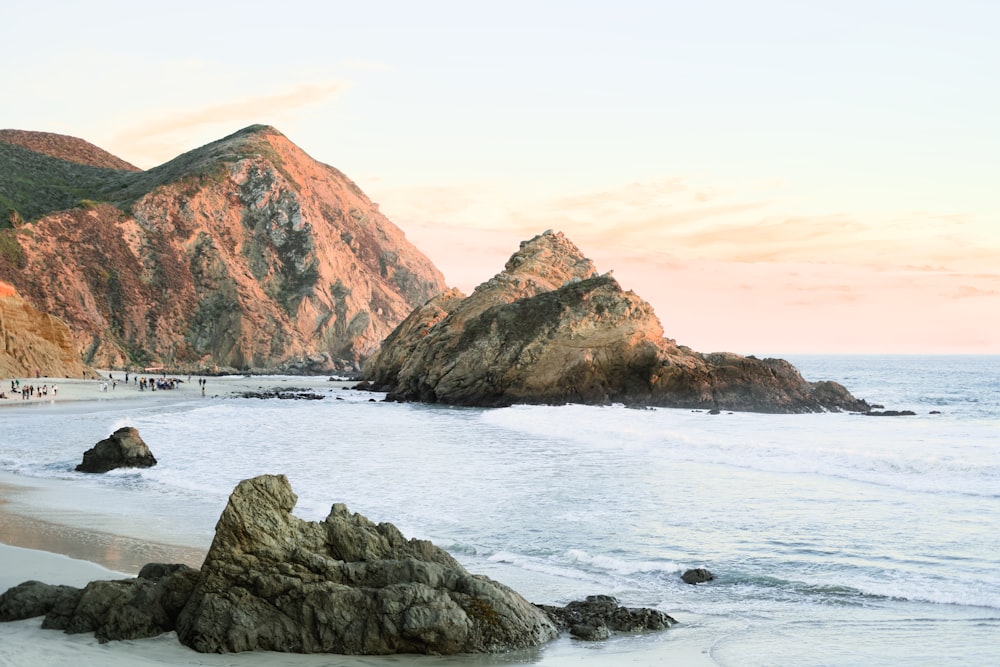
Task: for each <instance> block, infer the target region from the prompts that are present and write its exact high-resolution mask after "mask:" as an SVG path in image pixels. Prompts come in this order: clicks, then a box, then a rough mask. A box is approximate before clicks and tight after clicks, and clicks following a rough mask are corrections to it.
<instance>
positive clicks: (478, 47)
mask: <svg viewBox="0 0 1000 667" xmlns="http://www.w3.org/2000/svg"><path fill="white" fill-rule="evenodd" d="M2 15H3V26H4V28H5V29H4V40H3V41H4V46H3V49H2V52H0V91H3V103H2V104H0V128H15V129H26V130H38V131H47V132H57V133H60V134H69V135H72V136H76V137H80V138H82V139H86V140H87V141H90V142H91V143H94V144H96V145H98V146H100V147H102V148H104V149H105V150H108V151H110V152H112V153H114V154H115V155H117V156H119V157H121V158H123V159H125V160H128V161H129V162H132V163H133V164H135V165H137V166H139V167H142V168H150V167H153V166H156V165H158V164H161V163H163V162H166V161H167V160H169V159H171V158H173V157H175V156H176V155H178V154H180V153H182V152H184V151H187V150H191V149H193V148H196V147H198V146H201V145H204V144H206V143H208V142H210V141H214V140H215V139H219V138H221V137H223V136H226V135H228V134H231V133H232V132H235V131H237V130H239V129H241V128H243V127H246V126H247V125H251V124H254V123H263V124H268V125H273V126H274V127H276V128H277V129H278V130H280V131H281V132H282V133H283V134H285V135H286V136H287V137H288V138H289V139H290V140H291V141H293V142H295V143H296V144H297V145H298V146H300V147H301V148H302V149H303V150H305V151H306V152H307V153H309V154H310V155H311V156H312V157H313V158H315V159H317V160H319V161H321V162H324V163H327V164H330V165H333V166H334V167H337V168H338V169H340V170H341V171H343V172H344V173H346V174H347V175H348V176H349V177H350V178H351V179H352V180H354V181H355V182H356V183H357V184H358V185H359V186H360V187H361V188H362V190H364V191H365V192H366V193H367V194H368V196H369V197H371V199H372V200H373V201H375V202H378V203H379V205H380V210H381V211H382V212H383V213H384V214H385V215H387V216H388V217H389V219H390V220H392V221H393V222H394V223H395V224H397V225H398V226H399V227H400V228H402V229H403V231H404V232H406V235H407V237H408V238H409V239H410V240H411V241H412V242H413V243H414V244H415V245H416V246H417V247H418V248H420V249H421V250H422V251H423V252H424V253H425V254H426V255H428V256H429V257H430V258H431V260H433V261H434V263H435V264H436V265H437V266H438V267H439V268H440V269H441V271H442V272H443V273H444V275H445V278H446V281H447V282H448V284H449V285H450V286H454V287H458V288H460V289H462V290H463V291H466V292H469V291H471V290H472V289H473V288H474V287H475V285H477V284H479V283H480V282H483V281H485V280H487V279H489V278H490V277H491V276H492V275H494V274H495V273H497V272H499V271H500V270H501V269H502V267H503V263H504V262H505V261H506V259H507V258H508V257H509V256H510V255H511V254H512V253H514V252H515V251H516V250H517V248H518V246H519V243H520V242H521V241H522V240H525V239H529V238H531V237H533V236H535V235H536V234H539V233H541V232H543V231H545V230H547V229H554V230H557V231H562V232H564V233H565V234H566V236H567V237H568V238H570V239H571V240H572V241H573V242H574V243H576V245H577V246H578V247H579V248H580V249H581V250H582V251H583V253H584V254H585V255H587V256H588V257H590V258H591V259H592V260H593V261H594V262H595V263H596V265H597V268H598V270H599V271H600V272H606V271H609V270H612V271H613V272H614V276H615V277H616V278H617V279H618V281H619V283H621V285H622V287H623V288H625V289H628V290H632V291H634V292H636V293H637V294H638V295H639V296H641V297H642V298H644V299H645V300H647V301H648V302H650V303H651V304H652V305H653V307H654V309H655V310H656V313H657V315H658V316H659V318H660V320H661V322H662V323H663V326H664V330H665V333H666V335H667V336H668V337H670V338H673V339H675V340H677V342H678V343H681V344H684V345H688V346H690V347H692V348H694V349H696V350H699V351H704V352H709V351H731V352H738V353H741V354H757V355H761V354H775V355H781V354H788V355H791V354H805V353H851V354H856V353H864V354H868V353H871V354H886V353H901V354H915V353H990V354H1000V39H997V37H996V35H997V26H998V25H1000V3H996V2H993V1H992V0H982V1H979V2H972V1H968V0H949V1H947V2H944V1H927V2H921V1H920V0H911V1H909V2H895V1H892V2H890V1H882V0H866V1H864V2H858V1H855V0H839V1H837V2H827V1H824V0H817V1H810V2H802V1H785V2H779V1H772V0H758V1H757V2H752V3H751V2H740V1H736V0H730V1H716V2H713V1H711V0H708V1H705V2H690V1H685V2H675V1H674V0H660V1H652V0H651V1H649V2H635V1H630V0H616V1H615V2H610V1H608V2H587V1H579V2H555V1H553V2H546V1H544V0H536V1H535V2H520V1H518V0H513V1H507V2H503V3H494V2H469V1H466V2H436V1H434V0H425V1H424V2H378V1H376V0H372V1H371V2H357V1H354V2H350V3H346V2H339V1H337V0H331V1H328V2H322V3H320V2H301V1H299V0H285V1H284V2H280V3H276V2H273V1H271V2H258V1H256V0H244V1H242V2H239V3H236V2H232V3H211V2H189V1H187V0H177V1H175V2H172V3H168V4H166V5H165V4H162V3H158V4H149V3H137V2H134V1H132V2H122V1H107V2H104V1H101V0H92V1H90V2H87V3H79V2H75V1H74V2H46V1H45V0H36V1H33V2H23V1H21V0H5V2H4V7H3V10H2Z"/></svg>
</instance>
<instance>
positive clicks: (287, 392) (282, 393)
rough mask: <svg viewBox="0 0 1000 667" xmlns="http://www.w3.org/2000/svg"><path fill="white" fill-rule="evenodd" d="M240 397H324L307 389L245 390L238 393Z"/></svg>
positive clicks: (309, 399)
mask: <svg viewBox="0 0 1000 667" xmlns="http://www.w3.org/2000/svg"><path fill="white" fill-rule="evenodd" d="M239 396H240V398H277V399H281V400H296V401H299V400H305V401H319V400H322V399H324V398H326V397H325V396H323V395H322V394H317V393H315V392H313V391H310V390H309V389H297V388H289V389H265V390H264V391H245V392H243V393H242V394H240V395H239Z"/></svg>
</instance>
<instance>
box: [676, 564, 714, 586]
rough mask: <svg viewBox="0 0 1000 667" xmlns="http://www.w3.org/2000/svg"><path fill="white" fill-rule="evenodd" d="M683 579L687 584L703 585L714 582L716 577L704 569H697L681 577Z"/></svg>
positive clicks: (688, 571)
mask: <svg viewBox="0 0 1000 667" xmlns="http://www.w3.org/2000/svg"><path fill="white" fill-rule="evenodd" d="M681 579H683V580H684V583H685V584H691V585H694V584H703V583H705V582H706V581H712V580H713V579H715V575H714V574H712V573H711V572H709V571H708V570H706V569H705V568H703V567H697V568H694V569H691V570H687V571H686V572H685V573H684V574H682V575H681Z"/></svg>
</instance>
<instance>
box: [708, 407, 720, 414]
mask: <svg viewBox="0 0 1000 667" xmlns="http://www.w3.org/2000/svg"><path fill="white" fill-rule="evenodd" d="M708 414H710V415H721V414H722V410H720V409H719V408H712V409H711V410H709V411H708Z"/></svg>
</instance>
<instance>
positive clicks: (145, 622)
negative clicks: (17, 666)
mask: <svg viewBox="0 0 1000 667" xmlns="http://www.w3.org/2000/svg"><path fill="white" fill-rule="evenodd" d="M197 575H198V571H197V570H195V569H193V568H190V567H188V566H186V565H162V564H150V565H147V566H146V567H144V568H143V569H142V571H141V572H140V573H139V576H138V577H137V578H135V579H121V580H114V581H92V582H90V583H89V584H87V586H86V587H85V588H82V589H81V588H75V587H73V586H52V585H49V584H43V583H40V582H37V581H26V582H24V583H22V584H19V585H17V586H15V587H13V588H11V589H9V590H8V591H7V592H6V593H4V594H3V595H0V621H16V620H20V619H24V618H31V617H34V616H43V615H44V616H45V619H44V620H43V621H42V627H43V628H46V629H51V630H64V631H65V632H67V633H71V634H74V633H81V632H93V633H94V635H95V637H96V638H97V639H98V641H100V642H106V641H108V640H112V639H143V638H145V637H155V636H157V635H160V634H163V633H164V632H169V631H171V630H173V629H174V625H175V624H176V621H177V615H178V614H179V613H180V611H181V608H182V607H183V606H184V604H185V603H186V602H187V599H188V598H189V597H190V595H191V590H192V589H193V587H194V583H195V581H196V579H197Z"/></svg>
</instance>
